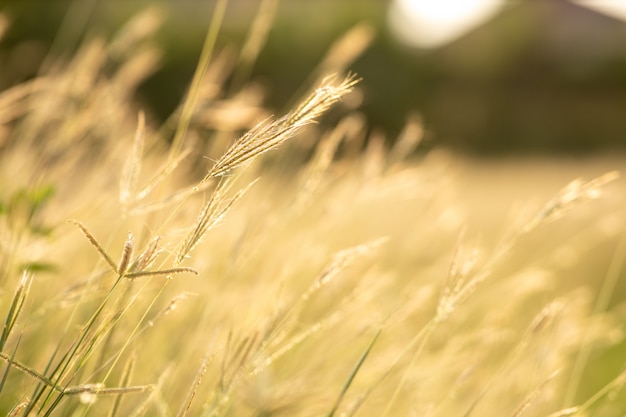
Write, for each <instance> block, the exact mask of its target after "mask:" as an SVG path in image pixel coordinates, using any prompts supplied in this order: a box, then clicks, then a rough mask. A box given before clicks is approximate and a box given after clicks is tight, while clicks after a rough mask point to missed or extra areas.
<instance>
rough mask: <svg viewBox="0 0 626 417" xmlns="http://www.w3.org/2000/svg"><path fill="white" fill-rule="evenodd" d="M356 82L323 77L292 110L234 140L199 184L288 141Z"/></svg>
mask: <svg viewBox="0 0 626 417" xmlns="http://www.w3.org/2000/svg"><path fill="white" fill-rule="evenodd" d="M357 82H358V80H357V79H355V78H354V77H353V76H348V77H346V78H345V79H344V80H343V81H341V82H340V83H338V84H337V83H336V82H335V77H328V78H326V79H325V80H324V81H323V82H322V85H321V86H320V87H318V88H317V89H315V91H314V92H313V93H312V94H311V95H310V96H309V97H308V98H307V99H306V100H304V101H303V102H302V103H301V104H300V106H299V107H298V108H297V109H296V110H295V111H293V112H291V113H288V114H287V115H285V116H283V117H282V118H280V119H278V120H272V119H270V118H268V119H266V120H263V121H261V122H260V123H258V124H257V125H256V126H255V127H253V128H252V129H251V130H250V131H248V132H247V133H246V134H245V135H243V136H242V137H241V138H239V139H238V140H237V141H235V143H233V145H232V146H231V147H230V148H229V149H228V150H227V151H226V152H225V153H224V155H222V157H221V158H220V159H218V161H217V162H216V163H215V165H213V167H212V168H211V169H210V170H209V172H208V173H207V174H206V176H205V177H204V179H203V180H202V182H205V181H207V180H209V179H211V178H215V177H221V176H223V175H225V174H227V173H228V172H230V171H231V170H233V169H234V168H237V167H238V166H240V165H243V164H244V163H247V162H249V161H251V160H252V159H253V158H255V157H257V156H259V155H261V154H263V153H265V152H267V151H269V150H270V149H273V148H276V147H277V146H279V145H281V144H283V143H284V142H286V141H287V140H289V139H291V138H292V137H294V136H295V135H296V134H297V133H298V132H299V131H300V130H301V129H302V128H303V127H304V126H306V125H308V124H311V123H314V122H315V120H316V119H317V118H318V117H319V116H320V115H321V114H322V113H324V112H325V111H326V110H328V108H329V107H330V106H331V105H333V104H334V103H336V102H337V101H339V100H340V99H341V97H342V96H344V95H345V94H347V93H349V92H350V91H352V87H353V86H354V85H355V84H356V83H357Z"/></svg>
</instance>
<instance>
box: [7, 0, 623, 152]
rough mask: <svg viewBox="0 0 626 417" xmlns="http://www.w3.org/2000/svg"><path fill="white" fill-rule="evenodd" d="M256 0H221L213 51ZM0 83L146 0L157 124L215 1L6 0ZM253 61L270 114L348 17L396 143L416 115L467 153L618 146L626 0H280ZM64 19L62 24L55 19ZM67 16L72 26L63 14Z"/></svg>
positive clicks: (373, 100)
mask: <svg viewBox="0 0 626 417" xmlns="http://www.w3.org/2000/svg"><path fill="white" fill-rule="evenodd" d="M260 3H261V2H259V1H253V0H230V1H229V2H228V9H227V13H226V18H225V21H224V23H223V27H222V30H221V32H220V35H219V38H218V45H219V47H225V46H227V45H232V46H233V47H235V48H240V47H241V43H242V42H243V40H244V39H245V36H246V34H247V32H248V30H249V27H250V24H251V22H252V21H253V19H254V17H255V15H256V14H257V13H259V5H260ZM0 4H1V9H2V13H3V14H4V15H5V16H6V17H7V18H8V22H9V24H8V26H6V28H5V31H6V32H5V35H4V39H3V41H2V43H1V44H0V68H1V71H0V88H2V89H4V88H6V87H7V86H10V85H14V84H16V83H18V82H21V81H24V80H26V79H28V78H30V77H33V76H35V75H36V74H37V71H38V69H39V68H40V67H41V65H42V62H44V59H45V58H46V56H47V54H48V52H49V51H50V48H51V47H53V48H55V49H54V51H55V53H57V54H58V53H70V52H71V51H73V50H75V49H76V47H77V45H78V41H79V40H80V39H83V38H84V36H85V35H87V36H91V35H95V34H99V35H101V34H112V33H114V32H115V31H116V30H118V29H119V28H120V27H121V26H122V25H123V24H124V23H125V22H126V21H127V20H128V19H129V18H130V17H131V16H133V15H135V14H136V13H138V12H139V11H141V10H143V9H144V8H145V7H147V6H149V5H155V4H156V5H159V6H160V7H161V8H162V9H163V10H164V12H165V13H164V16H165V19H164V23H163V27H162V28H161V30H160V31H159V32H158V36H157V41H158V43H159V46H160V47H161V49H162V51H163V56H162V62H161V66H160V70H159V71H158V72H157V73H155V74H153V75H152V76H151V77H150V78H149V79H148V80H147V81H146V82H144V83H143V84H142V85H141V87H140V90H139V91H140V93H139V94H140V97H139V99H140V100H141V101H142V102H143V105H145V106H146V107H147V108H148V109H150V111H151V112H152V114H153V115H154V116H155V117H157V118H160V119H165V118H166V117H167V116H168V115H169V114H170V113H171V112H172V110H173V109H174V107H175V106H176V105H177V104H178V103H179V102H180V100H181V97H182V96H183V94H184V92H185V89H186V87H187V86H188V83H189V81H190V79H191V77H192V75H193V71H194V69H195V66H196V64H197V60H198V55H199V53H200V50H201V46H202V42H203V40H204V37H205V34H206V29H207V27H208V25H209V22H210V19H211V14H212V11H213V8H214V6H215V0H154V1H143V0H142V1H132V2H128V1H122V0H113V1H111V0H108V1H103V0H81V1H70V0H56V1H50V0H13V1H9V0H5V1H3V2H2V3H0ZM274 13H275V20H274V23H273V25H272V27H271V28H270V32H269V37H268V42H267V45H266V46H265V47H264V49H263V51H262V52H261V54H260V56H259V59H258V60H257V61H256V62H255V64H254V66H253V67H252V68H251V69H250V77H251V78H252V79H254V80H257V81H258V82H259V83H261V85H263V86H264V88H265V90H266V92H267V100H268V101H269V103H268V104H269V106H270V107H271V108H274V109H275V110H276V112H280V111H281V110H284V109H285V108H288V106H289V105H290V104H291V103H292V101H293V99H294V91H299V90H300V89H301V87H302V86H303V85H306V83H307V81H311V80H310V76H311V71H312V68H315V67H316V66H317V65H318V64H319V62H320V60H321V59H322V57H323V56H324V55H325V53H326V52H327V50H328V48H329V47H330V46H331V45H332V44H333V42H334V41H336V40H337V39H338V38H339V37H341V35H342V34H344V33H345V32H346V31H348V30H349V29H350V28H352V27H354V26H355V25H357V24H365V25H366V26H364V27H366V28H367V30H370V29H371V30H372V33H374V38H373V41H372V44H371V46H370V47H369V48H368V49H367V50H366V52H365V53H364V54H363V55H361V56H360V57H359V58H358V59H357V60H356V61H355V63H354V64H353V65H352V66H351V67H350V68H351V70H352V71H354V72H356V73H357V74H358V75H359V76H360V77H362V78H363V82H362V84H361V85H362V87H363V89H364V93H365V94H364V102H363V104H362V110H363V112H365V113H366V116H367V119H368V120H369V123H370V128H371V129H373V130H379V131H382V132H385V134H386V136H387V137H388V138H389V139H388V140H389V141H393V138H395V137H396V136H397V135H398V133H399V132H400V131H401V129H402V127H403V126H404V125H405V123H406V120H407V115H409V114H419V116H420V117H421V119H422V120H423V123H424V127H425V129H426V139H427V141H426V144H427V146H439V147H444V148H449V149H452V150H454V151H457V152H460V153H466V154H474V155H510V154H514V155H520V154H530V155H536V154H542V155H543V154H549V155H555V154H557V155H578V156H580V155H594V154H606V153H609V152H610V153H615V152H620V153H623V152H624V151H626V1H623V0H599V1H598V0H596V1H593V0H587V1H583V0H438V1H428V0H315V1H310V0H280V1H279V2H278V3H277V6H276V9H275V12H274ZM63 22H66V24H63ZM67 22H71V23H69V24H68V23H67Z"/></svg>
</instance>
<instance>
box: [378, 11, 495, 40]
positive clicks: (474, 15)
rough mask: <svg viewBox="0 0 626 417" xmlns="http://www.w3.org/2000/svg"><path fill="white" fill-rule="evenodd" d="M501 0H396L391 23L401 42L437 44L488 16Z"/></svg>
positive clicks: (455, 35)
mask: <svg viewBox="0 0 626 417" xmlns="http://www.w3.org/2000/svg"><path fill="white" fill-rule="evenodd" d="M502 3H503V0H437V1H434V0H394V1H393V2H392V4H391V6H390V9H389V25H390V29H391V31H392V33H393V34H394V35H395V36H396V37H397V38H398V39H399V40H400V41H401V42H404V43H406V44H408V45H411V46H415V47H420V48H436V47H438V46H441V45H444V44H446V43H448V42H451V41H453V40H454V39H456V38H458V37H460V36H462V35H463V34H464V33H466V32H467V31H468V30H470V29H471V28H473V27H475V26H477V25H479V24H481V23H482V22H484V21H485V20H487V19H488V18H489V17H491V16H492V15H493V14H494V13H495V12H497V10H498V9H499V7H500V6H501V5H502Z"/></svg>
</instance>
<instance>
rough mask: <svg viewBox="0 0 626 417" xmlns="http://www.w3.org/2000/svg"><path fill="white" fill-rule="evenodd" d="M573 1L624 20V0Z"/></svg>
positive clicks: (625, 3)
mask: <svg viewBox="0 0 626 417" xmlns="http://www.w3.org/2000/svg"><path fill="white" fill-rule="evenodd" d="M573 2H574V3H578V4H580V5H582V6H585V7H588V8H590V9H593V10H596V11H598V12H601V13H604V14H607V15H609V16H613V17H615V18H617V19H621V20H626V1H625V0H573Z"/></svg>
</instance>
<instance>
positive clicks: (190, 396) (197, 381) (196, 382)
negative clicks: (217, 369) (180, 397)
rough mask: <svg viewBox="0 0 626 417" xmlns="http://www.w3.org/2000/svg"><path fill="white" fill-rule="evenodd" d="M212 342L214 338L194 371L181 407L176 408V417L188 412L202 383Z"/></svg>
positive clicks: (210, 358) (182, 416)
mask: <svg viewBox="0 0 626 417" xmlns="http://www.w3.org/2000/svg"><path fill="white" fill-rule="evenodd" d="M213 343H214V340H213V341H211V343H210V344H209V348H208V349H207V351H206V353H205V355H204V358H203V359H202V363H201V364H200V367H199V368H198V372H196V376H195V377H194V379H193V382H192V384H191V387H190V388H189V392H188V393H187V396H186V398H185V401H184V402H183V403H182V404H181V407H180V409H179V410H178V413H177V414H176V417H185V416H186V415H187V413H188V412H189V409H190V408H191V403H192V402H193V400H194V398H195V397H196V394H197V391H198V388H200V384H202V378H203V377H204V375H205V374H206V371H207V369H208V367H209V363H210V361H211V360H212V359H213V357H212V356H211V355H210V352H211V351H212V350H213Z"/></svg>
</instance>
